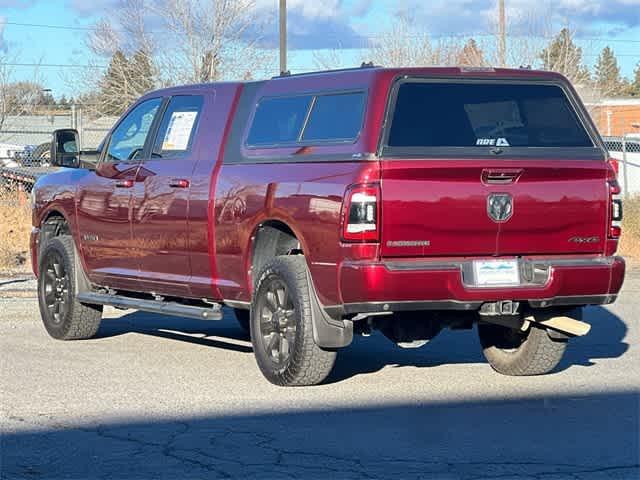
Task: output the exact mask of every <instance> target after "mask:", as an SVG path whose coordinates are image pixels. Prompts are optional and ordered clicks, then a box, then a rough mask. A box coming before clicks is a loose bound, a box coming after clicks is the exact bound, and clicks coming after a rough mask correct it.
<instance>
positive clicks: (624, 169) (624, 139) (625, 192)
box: [622, 134, 629, 198]
mask: <svg viewBox="0 0 640 480" xmlns="http://www.w3.org/2000/svg"><path fill="white" fill-rule="evenodd" d="M627 168H628V165H627V135H626V134H624V135H622V178H623V181H624V185H623V186H624V190H623V195H624V198H628V197H629V175H628V173H627Z"/></svg>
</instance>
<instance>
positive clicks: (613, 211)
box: [608, 178, 622, 238]
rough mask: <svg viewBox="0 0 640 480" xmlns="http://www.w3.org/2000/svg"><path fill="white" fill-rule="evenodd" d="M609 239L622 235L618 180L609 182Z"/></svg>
mask: <svg viewBox="0 0 640 480" xmlns="http://www.w3.org/2000/svg"><path fill="white" fill-rule="evenodd" d="M608 183H609V209H610V210H609V218H610V219H611V220H610V224H609V238H620V235H621V233H622V228H621V224H622V199H621V198H620V185H619V184H618V180H616V179H615V178H614V179H612V180H611V179H610V180H609V182H608Z"/></svg>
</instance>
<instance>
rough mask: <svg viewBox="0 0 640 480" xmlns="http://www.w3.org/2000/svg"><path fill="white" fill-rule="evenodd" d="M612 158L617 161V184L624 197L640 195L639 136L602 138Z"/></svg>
mask: <svg viewBox="0 0 640 480" xmlns="http://www.w3.org/2000/svg"><path fill="white" fill-rule="evenodd" d="M603 140H604V143H605V145H606V147H607V149H608V150H609V154H610V155H611V157H612V158H614V159H616V160H617V161H618V182H619V183H620V186H621V188H622V193H623V195H624V196H625V197H629V196H633V195H640V135H639V134H629V135H623V136H619V137H603Z"/></svg>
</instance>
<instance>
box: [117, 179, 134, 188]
mask: <svg viewBox="0 0 640 480" xmlns="http://www.w3.org/2000/svg"><path fill="white" fill-rule="evenodd" d="M116 187H118V188H131V187H133V180H117V181H116Z"/></svg>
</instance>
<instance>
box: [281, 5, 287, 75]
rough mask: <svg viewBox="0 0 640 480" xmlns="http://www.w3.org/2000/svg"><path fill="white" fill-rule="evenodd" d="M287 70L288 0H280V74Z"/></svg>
mask: <svg viewBox="0 0 640 480" xmlns="http://www.w3.org/2000/svg"><path fill="white" fill-rule="evenodd" d="M286 71H287V0H280V75H283V74H284V73H285V72H286Z"/></svg>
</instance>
